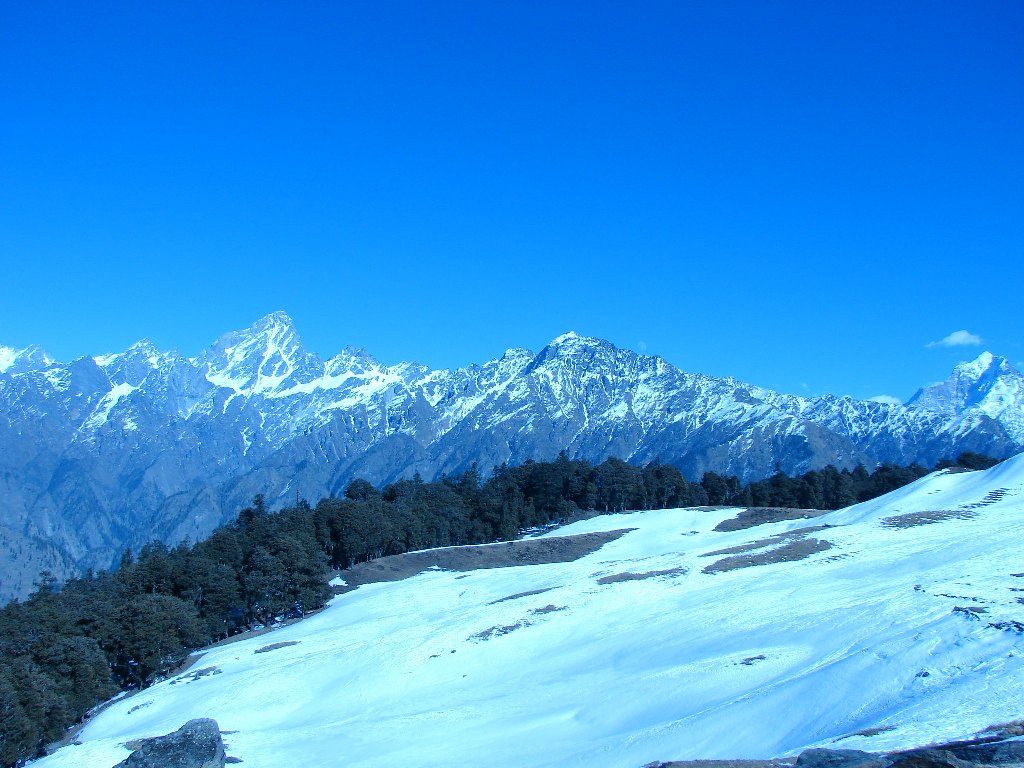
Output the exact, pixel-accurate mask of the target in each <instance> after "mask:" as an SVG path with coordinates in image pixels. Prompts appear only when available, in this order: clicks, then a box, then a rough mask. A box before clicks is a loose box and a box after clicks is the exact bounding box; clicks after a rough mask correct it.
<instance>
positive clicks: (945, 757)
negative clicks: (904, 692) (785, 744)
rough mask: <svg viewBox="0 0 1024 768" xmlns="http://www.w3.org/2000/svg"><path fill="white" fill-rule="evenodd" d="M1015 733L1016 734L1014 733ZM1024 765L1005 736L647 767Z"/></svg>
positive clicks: (1022, 754) (1019, 746) (1018, 746)
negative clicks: (909, 746) (910, 746)
mask: <svg viewBox="0 0 1024 768" xmlns="http://www.w3.org/2000/svg"><path fill="white" fill-rule="evenodd" d="M1014 735H1015V734H1014ZM989 766H1005V767H1006V768H1017V767H1018V766H1024V741H1008V740H1005V739H1004V738H1003V737H1001V736H995V737H986V738H980V739H976V740H972V741H956V742H951V743H948V744H939V745H936V746H929V747H922V748H919V749H908V750H903V751H899V752H862V751H861V750H858V749H807V750H804V751H803V752H801V753H800V755H799V756H798V757H797V758H796V761H795V763H794V762H793V760H792V759H791V758H790V759H788V760H783V759H774V760H684V761H676V762H671V763H650V764H648V765H646V766H644V768H988V767H989Z"/></svg>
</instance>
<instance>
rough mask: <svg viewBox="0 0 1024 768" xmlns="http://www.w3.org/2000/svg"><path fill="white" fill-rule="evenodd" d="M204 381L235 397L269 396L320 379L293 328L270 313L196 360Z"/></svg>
mask: <svg viewBox="0 0 1024 768" xmlns="http://www.w3.org/2000/svg"><path fill="white" fill-rule="evenodd" d="M199 362H200V364H202V365H205V367H206V378H207V380H208V381H209V382H210V383H211V384H214V385H215V386H218V387H226V388H228V389H233V390H234V391H235V392H236V393H238V394H244V395H253V394H258V393H264V394H269V393H272V392H274V391H277V390H282V389H289V388H290V387H293V386H295V385H297V384H303V383H308V382H309V381H312V380H313V379H316V378H319V377H320V376H322V375H323V368H324V366H323V363H322V362H321V361H320V359H319V358H318V357H317V356H316V355H313V354H310V353H308V352H306V350H305V348H304V347H303V346H302V340H301V339H300V338H299V334H298V332H297V331H296V330H295V324H294V323H293V322H292V320H291V318H290V317H288V315H286V314H285V313H284V312H273V313H271V314H269V315H267V316H266V317H263V318H261V319H259V320H257V321H256V322H255V323H253V324H252V325H251V326H249V327H248V328H247V329H245V330H242V331H232V332H231V333H226V334H224V335H223V336H221V337H220V338H219V339H218V340H217V341H216V342H215V343H214V345H213V346H212V347H211V348H210V350H209V351H207V352H206V353H204V354H203V355H202V356H201V358H200V359H199Z"/></svg>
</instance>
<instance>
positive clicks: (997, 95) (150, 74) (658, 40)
mask: <svg viewBox="0 0 1024 768" xmlns="http://www.w3.org/2000/svg"><path fill="white" fill-rule="evenodd" d="M0 103H2V104H3V112H4V119H2V120H0V258H2V263H3V276H4V277H3V283H4V290H3V294H2V295H3V300H2V302H0V344H5V345H8V346H24V345H27V344H29V343H38V344H40V345H41V346H43V347H44V348H46V349H48V350H50V351H51V353H52V354H54V355H56V356H57V357H59V358H62V359H70V358H73V357H76V356H79V355H82V354H87V353H88V354H98V353H102V352H108V351H116V350H120V349H123V348H124V347H126V346H128V345H129V344H130V343H132V342H133V341H135V340H138V339H139V338H142V337H149V338H151V339H152V340H153V341H154V342H155V343H157V345H158V346H161V347H174V348H177V349H179V350H180V351H182V352H184V353H186V354H196V353H198V352H199V351H200V350H201V349H202V348H203V347H205V346H206V345H207V344H209V343H210V342H212V341H213V339H214V338H215V337H216V336H217V335H219V334H220V333H222V332H224V331H227V330H231V329H235V328H241V327H245V326H247V325H249V324H250V323H251V322H253V321H254V320H255V319H257V318H258V317H260V316H261V315H263V314H266V313H268V312H271V311H274V310H278V309H283V310H285V311H287V312H288V313H289V314H290V315H291V316H292V317H293V318H294V320H295V321H296V324H297V326H298V328H299V331H300V333H301V334H302V336H303V339H304V341H305V342H306V344H307V346H308V347H309V348H311V349H312V350H315V351H317V352H319V353H320V354H321V355H322V356H330V355H332V354H334V353H335V352H337V351H338V350H339V349H341V348H342V347H343V346H345V345H347V344H353V345H356V346H361V347H364V348H366V349H368V350H369V351H371V352H372V353H374V354H375V355H376V356H377V357H378V358H380V359H381V360H383V361H384V362H397V361H399V360H402V359H417V360H419V361H421V362H423V363H425V364H428V365H431V366H434V367H451V366H458V365H465V364H468V363H470V362H483V361H485V360H487V359H489V358H491V357H494V356H496V355H498V354H500V353H501V351H502V350H503V349H505V348H507V347H512V346H525V347H529V348H533V349H539V348H541V347H542V346H543V345H544V344H545V343H546V342H547V341H549V340H550V339H552V338H554V337H555V336H557V335H559V334H560V333H562V332H564V331H567V330H570V329H573V330H576V331H578V332H580V333H584V334H588V335H595V336H601V337H604V338H607V339H609V340H611V341H612V342H614V343H616V344H617V345H619V346H622V347H629V348H633V349H637V350H638V351H642V350H646V351H647V352H649V353H657V354H660V355H662V356H663V357H665V358H667V359H668V360H669V361H670V362H672V363H674V364H675V365H677V366H679V367H681V368H683V369H685V370H689V371H695V372H703V373H710V374H715V375H734V376H737V377H738V378H741V379H744V380H747V381H751V382H754V383H757V384H760V385H763V386H768V387H772V388H775V389H779V390H782V391H787V392H797V393H810V394H819V393H822V392H825V391H832V392H835V393H837V394H851V395H854V396H857V397H870V396H873V395H878V394H891V395H897V396H899V397H900V398H906V397H907V396H909V395H910V394H911V393H912V392H913V391H914V389H916V387H917V386H919V385H921V384H926V383H929V382H931V381H934V380H937V379H940V378H943V377H945V376H946V375H947V374H948V372H949V370H950V369H951V367H952V365H953V364H955V363H956V362H957V361H959V360H964V359H970V358H972V357H974V356H976V354H977V353H979V352H980V351H981V350H982V349H990V350H991V351H992V352H994V353H996V354H1002V355H1006V356H1008V357H1010V359H1011V360H1013V361H1014V362H1017V363H1019V362H1020V361H1021V360H1024V343H1022V342H1024V338H1022V333H1021V331H1022V324H1024V321H1022V319H1021V318H1022V314H1024V313H1022V312H1021V311H1020V308H1019V306H1018V297H1019V294H1020V286H1021V279H1020V266H1019V265H1020V263H1021V260H1022V256H1024V181H1022V180H1024V4H1021V3H1019V2H985V3H967V2H956V3H951V2H920V3H915V2H908V3H890V2H848V3H821V2H784V3H760V2H727V1H726V2H714V3H703V2H702V3H697V2H692V3H691V2H664V3H660V2H649V3H610V2H600V1H596V2H551V1H550V0H545V1H544V2H529V1H527V2H518V3H508V4H498V3H480V2H438V3H420V2H408V3H406V2H308V3H301V4H285V3H270V2H255V1H250V2H245V3H233V2H220V3H199V2H174V3H170V2H168V3H160V2H153V3H128V2H119V3H104V2H90V3H80V4H69V3H62V2H45V1H43V2H34V3H11V2H8V3H3V4H0ZM957 331H966V332H967V333H968V335H966V336H960V337H955V338H959V339H960V340H966V341H968V342H973V341H974V340H975V339H974V338H973V337H978V338H980V340H981V343H980V344H974V343H967V344H962V345H953V346H944V345H935V344H934V342H937V341H940V340H942V339H944V338H946V337H947V336H949V335H950V334H953V333H954V332H957ZM929 344H932V346H928V345H929Z"/></svg>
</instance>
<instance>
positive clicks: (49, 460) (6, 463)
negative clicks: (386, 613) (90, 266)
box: [0, 312, 1024, 598]
mask: <svg viewBox="0 0 1024 768" xmlns="http://www.w3.org/2000/svg"><path fill="white" fill-rule="evenodd" d="M972 365H973V366H974V367H973V368H972V367H971V366H962V367H961V368H963V371H961V369H959V368H958V369H957V371H958V372H957V373H956V374H955V376H957V377H959V378H957V382H959V383H956V384H955V385H951V386H950V387H947V388H945V389H941V391H940V390H929V391H927V394H926V395H921V396H919V398H918V401H917V403H915V404H911V405H908V406H901V405H893V404H884V403H876V402H863V401H857V400H853V399H851V398H848V397H843V398H837V397H832V396H826V397H821V398H813V399H808V398H801V397H796V396H793V395H785V394H780V393H777V392H772V391H770V390H766V389H763V388H761V387H756V386H753V385H750V384H745V383H743V382H740V381H736V380H735V379H720V378H713V377H709V376H703V375H700V374H694V373H687V372H685V371H681V370H680V369H678V368H676V367H674V366H672V365H671V364H669V363H668V362H666V361H665V360H663V359H661V358H659V357H648V356H641V355H637V354H636V353H634V352H631V351H629V350H623V349H618V348H616V347H615V346H614V345H612V344H610V343H609V342H607V341H603V340H601V339H595V338H587V337H584V336H580V335H578V334H575V333H567V334H564V335H562V336H559V337H558V338H557V339H555V340H554V341H552V342H551V343H550V344H548V345H547V346H546V347H545V348H544V349H543V350H541V351H540V352H539V353H537V354H534V353H533V352H530V351H529V350H524V349H512V350H508V351H507V352H505V353H504V354H503V355H501V356H500V357H498V358H496V359H494V360H491V361H489V362H487V363H485V364H483V365H470V366H467V367H465V368H460V369H458V370H454V371H448V370H440V371H434V370H430V369H428V368H426V367H424V366H422V365H418V364H415V363H400V364H398V365H384V364H382V363H380V362H379V361H377V360H375V359H374V358H373V357H372V356H371V355H370V354H369V353H367V352H365V351H363V350H360V349H356V348H353V347H349V348H346V349H344V350H342V352H340V353H339V354H338V355H336V356H335V357H333V358H331V359H330V360H327V361H323V360H321V359H320V358H319V357H317V356H316V355H314V354H312V353H309V352H307V351H306V350H305V348H304V347H303V345H302V342H301V339H300V338H299V335H298V332H297V331H296V329H295V327H294V324H293V323H292V321H291V319H290V318H289V317H288V316H287V315H286V314H284V313H283V312H275V313H273V314H271V315H268V316H267V317H264V318H262V319H260V320H259V321H257V322H256V323H254V324H253V325H252V326H250V327H249V328H247V329H244V330H240V331H233V332H231V333H228V334H225V335H224V336H222V337H221V338H220V339H218V340H217V341H216V342H215V343H214V344H213V345H212V346H211V347H210V348H209V349H208V350H206V351H205V352H203V353H202V354H201V355H199V356H197V357H195V358H188V357H185V356H182V355H180V354H178V353H176V352H173V351H171V352H163V351H160V350H158V349H156V348H155V347H154V345H153V344H152V343H150V342H148V341H141V342H138V343H137V344H134V345H133V346H132V347H130V348H129V349H127V350H125V351H124V352H120V353H117V354H108V355H101V356H97V357H85V358H82V359H80V360H76V361H74V362H72V363H70V364H63V363H57V362H54V361H53V360H52V359H51V358H49V357H48V356H47V355H46V354H45V353H44V352H42V351H41V350H38V349H36V348H29V349H26V350H21V351H15V350H12V349H8V348H0V449H2V450H0V539H2V540H0V598H2V597H11V596H14V595H25V594H27V591H28V590H29V589H30V587H31V584H32V582H33V580H34V577H35V575H36V573H38V571H39V569H40V568H43V567H45V568H48V569H50V570H53V571H54V572H55V573H56V574H57V575H58V576H66V575H70V574H74V573H76V572H79V571H81V570H84V569H85V568H87V567H100V568H104V567H108V566H110V565H111V563H113V562H116V560H117V558H118V557H119V555H120V553H121V551H122V550H123V549H124V548H125V547H132V548H135V549H137V548H139V547H141V546H142V545H144V544H145V543H147V542H148V541H150V540H151V539H153V538H159V539H161V540H164V541H166V542H168V543H172V544H173V543H176V542H178V541H181V540H182V539H184V538H186V537H187V538H190V539H192V540H193V541H194V540H197V539H201V538H203V537H205V536H207V535H208V534H209V533H210V532H211V531H212V530H213V529H214V528H215V527H216V526H217V525H218V524H221V523H223V522H225V521H227V520H229V519H231V518H233V516H234V515H236V514H237V512H238V510H239V509H241V508H242V507H243V506H245V505H246V504H248V503H249V502H250V501H251V500H252V498H253V496H254V495H256V494H257V493H261V494H263V495H264V496H265V497H266V499H267V501H268V503H269V504H270V505H271V507H275V508H276V507H280V506H282V505H283V504H286V503H294V500H295V499H296V497H297V496H298V497H302V498H306V499H308V500H311V501H316V500H317V499H319V498H321V497H323V496H327V495H330V494H340V493H341V492H342V491H343V489H344V487H345V485H346V484H347V483H348V482H349V481H350V480H351V479H352V478H353V477H362V478H364V479H367V480H370V481H371V482H373V483H385V482H391V481H394V480H396V479H399V478H402V477H411V476H412V475H413V474H414V473H416V472H419V474H420V475H421V476H422V477H424V478H426V479H432V478H435V477H437V476H439V475H440V474H442V473H449V474H451V473H458V472H461V471H463V470H465V469H466V468H468V467H469V466H470V465H472V464H473V463H476V464H477V465H478V467H479V468H480V470H481V471H482V472H484V473H486V472H488V471H489V470H490V468H491V467H493V466H497V465H500V464H501V463H503V462H507V463H509V464H519V463H522V462H523V461H526V460H528V459H534V460H551V459H554V458H555V457H556V456H557V455H558V454H559V452H560V451H563V450H565V451H566V452H567V454H568V455H569V456H570V457H571V458H582V459H587V460H589V461H592V462H595V463H598V462H601V461H603V460H604V459H606V458H608V457H612V456H614V457H616V458H621V459H625V460H628V461H631V462H634V463H638V464H647V463H649V462H651V461H660V462H662V463H672V464H675V465H677V466H678V467H679V468H680V469H681V470H682V471H683V472H684V474H686V475H687V476H689V477H690V478H691V479H699V478H700V477H701V476H702V475H703V473H704V472H705V471H708V470H712V471H716V472H720V473H725V474H736V475H739V476H740V477H741V479H743V480H753V479H759V478H762V477H765V476H768V475H770V474H772V473H774V472H775V471H777V469H778V468H781V469H782V470H783V471H785V472H789V473H798V472H804V471H807V470H810V469H814V468H820V467H822V466H824V465H825V464H830V463H831V464H835V465H838V466H842V467H848V468H852V467H853V466H855V465H856V464H858V463H863V464H865V465H866V466H868V467H873V466H875V465H876V464H878V463H880V462H896V463H900V464H909V463H911V462H915V461H916V462H919V463H924V464H932V463H934V462H935V461H937V460H938V459H940V458H943V457H954V456H956V455H957V454H958V453H960V452H962V451H967V450H971V451H978V452H981V453H987V454H989V455H993V456H1000V457H1001V456H1006V455H1009V454H1011V453H1013V452H1014V451H1017V450H1020V449H1021V448H1022V447H1024V387H1021V386H1019V384H1018V383H1017V382H1019V380H1020V374H1018V373H1017V372H1016V371H1015V370H1014V369H1013V368H1012V366H1010V365H1009V363H1007V362H1006V361H1001V359H998V358H992V357H991V356H987V357H986V356H982V357H981V358H979V360H978V361H976V363H975V364H972ZM968 368H970V370H968ZM975 368H977V369H978V370H977V371H975V370H974V369H975ZM972 371H973V373H972ZM1014 377H1016V378H1014ZM964 392H967V393H968V395H964V396H961V394H962V393H964ZM4 529H6V530H4ZM8 542H9V546H6V547H5V546H3V544H6V543H8ZM40 542H44V543H46V546H43V547H41V545H40ZM47 547H49V548H50V549H47ZM44 550H45V551H44ZM54 552H56V553H57V555H56V556H55V555H54ZM15 560H16V561H17V563H18V564H19V568H20V570H18V571H17V573H15V571H14V570H12V568H13V564H14V562H15ZM55 560H56V562H54V561H55ZM35 566H38V567H35Z"/></svg>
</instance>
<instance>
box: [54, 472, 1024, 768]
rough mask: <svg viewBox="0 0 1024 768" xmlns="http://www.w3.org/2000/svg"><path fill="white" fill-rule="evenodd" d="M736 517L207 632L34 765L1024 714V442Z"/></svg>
mask: <svg viewBox="0 0 1024 768" xmlns="http://www.w3.org/2000/svg"><path fill="white" fill-rule="evenodd" d="M734 512H735V511H732V512H730V511H722V510H719V511H706V510H705V511H701V510H670V511H664V512H648V513H632V514H622V515H613V516H604V517H598V518H593V519H591V520H587V521H584V522H580V523H576V524H574V525H571V526H568V527H566V528H563V529H561V530H559V531H557V532H555V533H554V534H549V535H558V536H565V535H571V534H574V533H582V532H587V531H604V530H614V529H622V528H629V529H632V530H631V531H630V532H628V533H626V534H624V535H623V536H621V537H620V538H618V539H616V540H614V541H612V542H611V543H608V544H605V545H604V546H603V547H602V548H600V549H599V550H597V551H596V552H593V553H592V554H590V555H587V556H585V557H583V558H582V559H579V560H577V561H575V562H570V563H562V564H548V565H536V566H520V567H512V568H494V569H490V570H477V571H472V572H468V573H455V572H444V571H428V572H425V573H422V574H420V575H418V576H415V577H413V578H410V579H407V580H405V581H401V582H394V583H385V584H371V585H364V586H361V587H359V588H358V589H356V590H355V591H353V592H350V593H347V594H344V595H341V596H339V597H336V598H335V599H334V600H333V601H332V602H331V603H330V604H329V606H328V607H327V609H326V610H324V611H323V612H322V613H320V614H318V615H316V616H314V617H312V618H309V619H306V620H304V621H302V622H300V623H298V624H296V625H293V626H290V627H287V628H283V629H280V630H277V631H275V632H273V633H272V634H270V635H264V636H261V637H256V638H252V639H249V640H245V641H241V642H238V643H234V644H230V645H225V646H222V647H219V648H216V649H211V650H210V651H208V652H207V653H206V654H205V655H204V656H203V657H202V658H201V659H200V660H199V662H198V663H197V664H196V665H195V667H194V668H193V669H192V670H191V671H190V672H188V673H186V674H183V675H180V676H178V677H177V678H175V679H172V680H169V681H166V682H163V683H160V684H159V685H156V686H154V687H153V688H151V689H149V690H146V691H143V692H141V693H139V694H138V695H136V696H134V697H131V698H129V699H126V700H123V701H120V702H118V703H116V704H114V705H113V706H111V707H110V708H109V709H107V710H106V711H104V712H103V713H102V714H100V715H99V716H97V717H96V718H95V719H94V720H92V721H91V722H90V723H89V725H88V726H87V727H86V728H85V730H84V731H83V732H82V734H81V736H80V738H81V740H82V742H83V743H82V744H81V745H78V746H71V747H67V748H65V749H63V750H61V751H59V752H58V753H56V754H55V755H53V756H50V757H48V758H45V759H43V760H40V761H39V762H38V763H35V764H34V765H35V766H37V768H108V767H109V766H110V765H113V764H114V763H116V762H117V761H119V760H121V759H123V758H124V757H125V756H126V755H127V750H126V749H125V748H124V747H123V746H122V745H123V744H124V742H125V741H126V740H129V739H135V738H138V737H144V736H154V735H159V734H163V733H167V732H170V731H172V730H175V729H176V728H178V727H179V726H180V725H182V724H183V723H184V722H185V721H187V720H189V719H190V718H195V717H213V718H216V719H217V720H218V722H219V723H220V726H221V728H222V729H224V730H225V731H228V732H230V733H229V735H228V736H227V741H228V743H229V753H230V754H233V755H237V756H238V757H240V758H242V759H243V760H244V765H246V766H247V767H249V768H277V766H282V765H302V766H306V767H307V768H318V767H320V766H323V767H325V768H326V767H327V766H332V767H333V766H338V765H345V766H350V767H351V768H369V767H370V766H385V765H388V766H390V765H402V766H409V767H410V768H415V767H417V766H453V767H454V766H466V767H467V768H469V767H470V766H473V767H475V766H480V765H489V766H495V767H496V768H500V767H501V766H508V767H509V768H513V767H515V768H525V767H526V766H560V767H561V766H587V767H588V768H594V767H600V766H609V767H612V766H615V767H619V766H621V767H622V768H638V766H641V765H643V764H645V763H648V762H651V761H654V760H669V759H686V758H733V757H768V756H785V755H792V754H795V753H796V752H798V751H799V750H801V749H803V748H805V747H808V746H814V745H817V746H837V747H841V748H842V747H849V748H859V749H866V750H884V749H894V748H903V747H910V746H915V745H921V744H925V743H928V742H932V741H936V740H949V739H955V738H958V737H964V736H968V735H971V734H972V733H974V732H976V731H979V730H981V729H983V728H985V727H986V726H988V725H991V724H994V723H999V722H1005V721H1008V720H1013V719H1018V718H1020V717H1021V716H1022V714H1024V635H1022V631H1024V605H1022V604H1021V595H1024V562H1022V559H1021V549H1020V541H1021V539H1022V536H1024V456H1018V457H1016V458H1014V459H1011V460H1009V461H1007V462H1005V463H1004V464H1002V465H1000V466H998V467H996V468H993V469H991V470H988V471H986V472H975V473H961V474H946V473H938V474H933V475H931V476H929V477H927V478H925V479H922V480H921V481H919V482H917V483H915V484H913V485H912V486H909V487H907V488H905V489H902V490H900V491H897V492H895V493H893V494H890V495H888V496H886V497H884V498H881V499H877V500H874V501H872V502H868V503H865V504H861V505H857V506H854V507H850V508H848V509H845V510H841V511H838V512H834V513H829V514H828V515H825V516H823V517H819V518H817V519H813V520H799V521H788V522H780V523H774V524H770V525H763V526H759V527H757V528H753V529H747V530H742V531H735V532H728V533H723V532H716V531H714V528H715V525H716V524H717V523H718V522H719V521H721V520H722V519H723V518H725V517H729V516H730V515H731V514H733V513H734ZM808 529H810V530H808ZM501 546H505V545H501ZM801 558H802V559H801ZM772 560H777V561H778V562H771V561H772ZM735 566H742V567H735ZM288 643H291V645H288ZM278 644H281V645H278ZM271 645H273V646H274V649H273V650H269V651H264V652H262V653H261V652H259V651H260V650H261V649H266V648H267V647H268V646H271ZM870 734H874V735H870Z"/></svg>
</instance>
